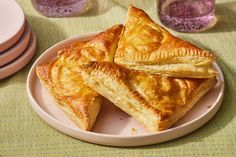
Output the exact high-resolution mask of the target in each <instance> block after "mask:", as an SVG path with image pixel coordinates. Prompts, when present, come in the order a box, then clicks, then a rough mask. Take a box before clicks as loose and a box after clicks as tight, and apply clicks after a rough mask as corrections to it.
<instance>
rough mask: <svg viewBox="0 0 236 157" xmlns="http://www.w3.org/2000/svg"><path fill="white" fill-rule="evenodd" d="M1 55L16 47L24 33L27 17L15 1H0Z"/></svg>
mask: <svg viewBox="0 0 236 157" xmlns="http://www.w3.org/2000/svg"><path fill="white" fill-rule="evenodd" d="M0 19H1V21H0V53H1V52H3V51H4V50H6V49H8V48H9V47H11V46H12V45H14V44H15V43H16V42H17V41H18V39H19V38H20V37H21V35H22V34H23V32H24V27H25V15H24V12H23V10H22V9H21V7H20V5H19V4H18V3H17V2H16V1H15V0H0Z"/></svg>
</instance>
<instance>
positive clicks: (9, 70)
mask: <svg viewBox="0 0 236 157" xmlns="http://www.w3.org/2000/svg"><path fill="white" fill-rule="evenodd" d="M35 48H36V36H35V35H34V33H33V32H32V33H31V37H30V42H29V45H28V46H27V48H26V49H25V51H24V53H23V54H21V55H20V56H19V57H18V58H16V59H15V60H13V61H12V62H10V63H8V64H6V65H4V66H2V67H0V79H3V78H6V77H7V76H10V75H12V74H14V73H16V72H17V71H19V70H20V69H22V68H23V67H24V66H25V65H26V64H27V63H28V62H29V61H30V60H31V59H32V57H33V56H34V53H35Z"/></svg>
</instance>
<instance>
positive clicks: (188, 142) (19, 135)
mask: <svg viewBox="0 0 236 157" xmlns="http://www.w3.org/2000/svg"><path fill="white" fill-rule="evenodd" d="M97 1H99V2H98V9H95V10H93V11H90V12H88V13H86V14H84V15H81V16H78V17H74V18H46V17H43V16H42V15H40V14H38V13H37V12H36V11H35V10H34V9H33V8H32V5H31V3H30V1H29V0H18V2H19V3H20V5H21V6H22V8H23V9H24V12H25V14H26V18H27V19H28V21H29V23H30V25H31V27H32V29H33V30H34V32H35V33H36V35H37V50H36V51H37V52H36V55H35V57H34V59H33V60H32V61H31V62H30V64H28V65H27V66H26V67H25V68H24V69H22V70H21V71H19V72H18V73H16V74H14V75H13V76H11V77H8V78H6V79H4V80H0V157H2V156H17V157H21V156H29V157H34V156H35V157H40V156H57V157H64V156H65V157H83V156H84V157H94V156H101V157H111V156H112V157H118V156H122V157H130V156H133V157H141V156H145V157H196V156H203V157H209V156H217V157H222V156H224V157H235V156H236V114H235V112H236V94H235V93H236V83H235V81H236V1H235V0H216V1H217V6H216V11H217V18H218V22H217V24H216V25H215V26H214V27H213V28H212V29H210V30H209V31H206V32H202V33H195V34H187V33H177V32H173V31H172V32H173V33H174V34H175V35H177V36H179V37H181V38H184V39H187V40H189V41H192V42H193V43H195V44H197V45H199V46H201V47H203V48H206V49H209V50H212V51H214V52H215V54H216V55H217V57H218V63H219V64H220V66H221V68H222V70H223V72H224V76H225V82H226V90H225V97H224V101H223V105H222V107H221V108H220V110H219V111H218V113H217V114H216V116H215V117H214V118H213V119H212V120H210V122H208V123H207V124H206V125H204V126H203V127H201V128H200V129H198V130H197V131H195V132H193V133H191V134H189V135H187V136H184V137H182V138H179V139H176V140H173V141H170V142H166V143H161V144H156V145H151V146H143V147H132V148H118V147H107V146H100V145H95V144H90V143H86V142H82V141H80V140H77V139H74V138H71V137H69V136H67V135H64V134H62V133H60V132H58V131H56V130H54V129H53V128H51V127H50V126H48V125H47V124H46V123H45V122H44V121H42V120H41V119H40V118H39V117H38V116H37V114H36V113H35V112H34V110H33V109H32V107H31V105H30V103H29V101H28V98H27V95H26V86H25V85H26V84H25V83H26V77H27V74H28V71H29V68H30V67H31V65H32V63H33V62H34V61H35V60H36V59H37V57H38V56H39V55H40V54H41V53H43V52H44V51H45V50H46V49H47V48H49V47H50V46H52V45H53V44H55V43H57V42H59V41H61V40H63V39H66V38H69V37H72V36H76V35H78V34H83V33H88V32H95V31H99V30H104V29H106V28H108V27H110V26H112V25H114V24H118V23H123V21H124V20H125V18H126V12H127V5H128V4H129V3H133V4H134V5H136V6H137V7H140V8H143V9H145V10H146V11H147V12H148V13H149V14H150V15H151V17H152V18H153V19H154V20H156V21H158V20H157V15H156V1H154V0H115V1H111V0H97ZM0 27H1V24H0Z"/></svg>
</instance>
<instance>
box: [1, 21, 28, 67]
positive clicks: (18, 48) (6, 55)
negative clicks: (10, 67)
mask: <svg viewBox="0 0 236 157" xmlns="http://www.w3.org/2000/svg"><path fill="white" fill-rule="evenodd" d="M30 32H31V30H30V27H29V24H27V23H26V26H25V30H24V33H23V35H22V36H21V38H20V39H19V40H18V41H17V42H16V43H15V45H13V46H12V47H10V48H8V49H7V50H5V51H4V52H2V53H0V67H1V66H3V65H5V64H7V63H9V62H11V61H12V60H14V59H16V58H17V57H18V56H20V55H21V54H22V53H23V52H24V50H25V49H26V47H27V46H28V44H29V40H30Z"/></svg>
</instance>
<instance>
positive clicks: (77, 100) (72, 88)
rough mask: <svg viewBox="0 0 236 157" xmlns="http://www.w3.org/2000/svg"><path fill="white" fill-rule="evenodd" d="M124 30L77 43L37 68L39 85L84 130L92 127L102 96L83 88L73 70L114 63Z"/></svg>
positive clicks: (111, 29)
mask: <svg viewBox="0 0 236 157" xmlns="http://www.w3.org/2000/svg"><path fill="white" fill-rule="evenodd" d="M122 29H123V26H122V25H116V26H113V27H112V28H110V29H108V30H106V31H104V32H101V33H99V34H98V35H96V36H95V37H94V38H93V39H91V40H90V41H88V42H79V43H75V44H73V45H72V46H70V47H68V48H65V49H63V50H61V51H59V53H58V56H57V58H56V59H55V60H53V61H51V62H49V63H48V64H43V65H40V66H38V67H37V68H36V73H37V75H38V77H39V79H40V81H41V82H42V84H43V85H45V87H46V88H47V89H48V90H49V91H50V93H51V94H52V96H53V97H54V98H55V100H56V101H57V102H58V103H57V104H58V106H59V107H60V108H61V109H62V110H63V111H64V112H65V113H66V114H67V115H68V116H69V117H70V118H71V119H72V120H73V121H74V122H75V123H76V124H77V125H78V126H79V127H80V128H81V129H83V130H91V128H92V127H93V125H94V122H95V120H96V117H97V115H98V113H99V109H100V106H101V96H100V95H99V94H98V93H96V92H95V91H93V90H92V89H90V88H89V87H88V86H87V85H86V84H84V82H83V81H82V78H81V76H80V74H79V73H77V72H74V71H73V70H75V69H76V68H77V67H78V66H79V65H81V64H83V63H86V62H88V61H96V60H97V61H103V60H104V61H113V56H114V53H115V50H116V47H117V43H118V40H119V35H120V33H121V31H122Z"/></svg>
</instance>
